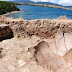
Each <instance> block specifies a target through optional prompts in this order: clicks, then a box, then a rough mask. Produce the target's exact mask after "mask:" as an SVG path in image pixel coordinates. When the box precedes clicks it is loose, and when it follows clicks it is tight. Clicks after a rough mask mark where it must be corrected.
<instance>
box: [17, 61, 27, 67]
mask: <svg viewBox="0 0 72 72" xmlns="http://www.w3.org/2000/svg"><path fill="white" fill-rule="evenodd" d="M18 64H19V66H20V67H21V66H24V65H25V64H26V62H24V61H23V60H18Z"/></svg>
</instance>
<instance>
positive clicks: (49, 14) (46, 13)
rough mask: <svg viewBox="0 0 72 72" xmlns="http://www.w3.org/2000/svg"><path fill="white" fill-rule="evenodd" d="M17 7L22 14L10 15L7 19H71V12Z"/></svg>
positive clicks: (46, 8) (36, 7) (34, 7)
mask: <svg viewBox="0 0 72 72" xmlns="http://www.w3.org/2000/svg"><path fill="white" fill-rule="evenodd" d="M17 7H18V8H19V9H20V10H22V12H19V13H13V14H10V15H8V17H13V18H19V17H20V16H21V17H22V18H23V19H26V20H31V19H55V18H57V17H60V16H67V17H68V18H70V19H72V10H65V9H57V8H49V7H38V6H25V5H18V6H17ZM23 11H25V12H23Z"/></svg>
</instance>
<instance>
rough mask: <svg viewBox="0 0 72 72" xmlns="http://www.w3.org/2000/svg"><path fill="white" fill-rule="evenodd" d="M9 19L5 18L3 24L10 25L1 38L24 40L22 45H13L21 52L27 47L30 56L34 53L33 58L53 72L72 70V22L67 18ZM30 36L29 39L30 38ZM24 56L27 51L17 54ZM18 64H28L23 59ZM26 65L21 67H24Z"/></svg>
mask: <svg viewBox="0 0 72 72" xmlns="http://www.w3.org/2000/svg"><path fill="white" fill-rule="evenodd" d="M5 19H6V18H3V22H2V23H6V24H7V25H4V24H2V23H1V25H0V39H6V38H11V37H13V35H14V37H17V38H21V41H20V39H17V40H18V42H17V45H18V46H17V45H15V44H12V46H13V45H14V46H15V48H16V47H17V49H18V48H19V49H20V48H23V47H25V46H26V48H25V49H26V52H28V54H30V53H31V55H32V56H31V59H32V58H33V60H34V61H35V62H36V63H38V65H40V66H42V67H43V68H46V69H48V70H50V71H52V72H70V71H68V70H67V68H70V67H72V20H71V19H68V18H65V17H60V18H57V19H54V20H49V19H41V20H23V19H22V20H14V19H12V20H11V19H10V20H9V19H7V20H5ZM0 22H1V21H0ZM26 37H27V38H29V39H26ZM32 38H33V39H32ZM23 39H24V40H23ZM14 41H15V40H14ZM14 43H15V42H14ZM19 44H20V45H19ZM24 44H25V46H24ZM14 46H13V47H14ZM9 47H10V45H9ZM12 49H13V48H12ZM23 49H24V48H23ZM18 52H19V51H18ZM22 53H23V51H22V52H20V53H16V54H22ZM24 53H25V52H24ZM21 56H22V55H21ZM26 57H27V54H26ZM22 58H24V57H22ZM29 58H30V56H29ZM18 62H21V63H24V62H23V60H22V59H21V60H20V61H18ZM24 64H25V63H24ZM24 64H23V65H21V66H24ZM19 65H20V64H19ZM10 67H11V66H9V68H10ZM66 70H67V71H66ZM34 72H35V71H34ZM36 72H37V71H36Z"/></svg>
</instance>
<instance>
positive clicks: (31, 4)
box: [14, 2, 72, 10]
mask: <svg viewBox="0 0 72 72" xmlns="http://www.w3.org/2000/svg"><path fill="white" fill-rule="evenodd" d="M14 4H16V5H29V6H40V7H50V8H59V9H66V10H72V8H68V7H63V6H57V5H47V4H33V3H19V2H14Z"/></svg>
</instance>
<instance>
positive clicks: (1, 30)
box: [0, 24, 13, 41]
mask: <svg viewBox="0 0 72 72" xmlns="http://www.w3.org/2000/svg"><path fill="white" fill-rule="evenodd" d="M11 37H13V32H12V30H11V29H10V28H9V26H8V25H6V24H2V25H0V41H1V40H4V39H8V38H11Z"/></svg>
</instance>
